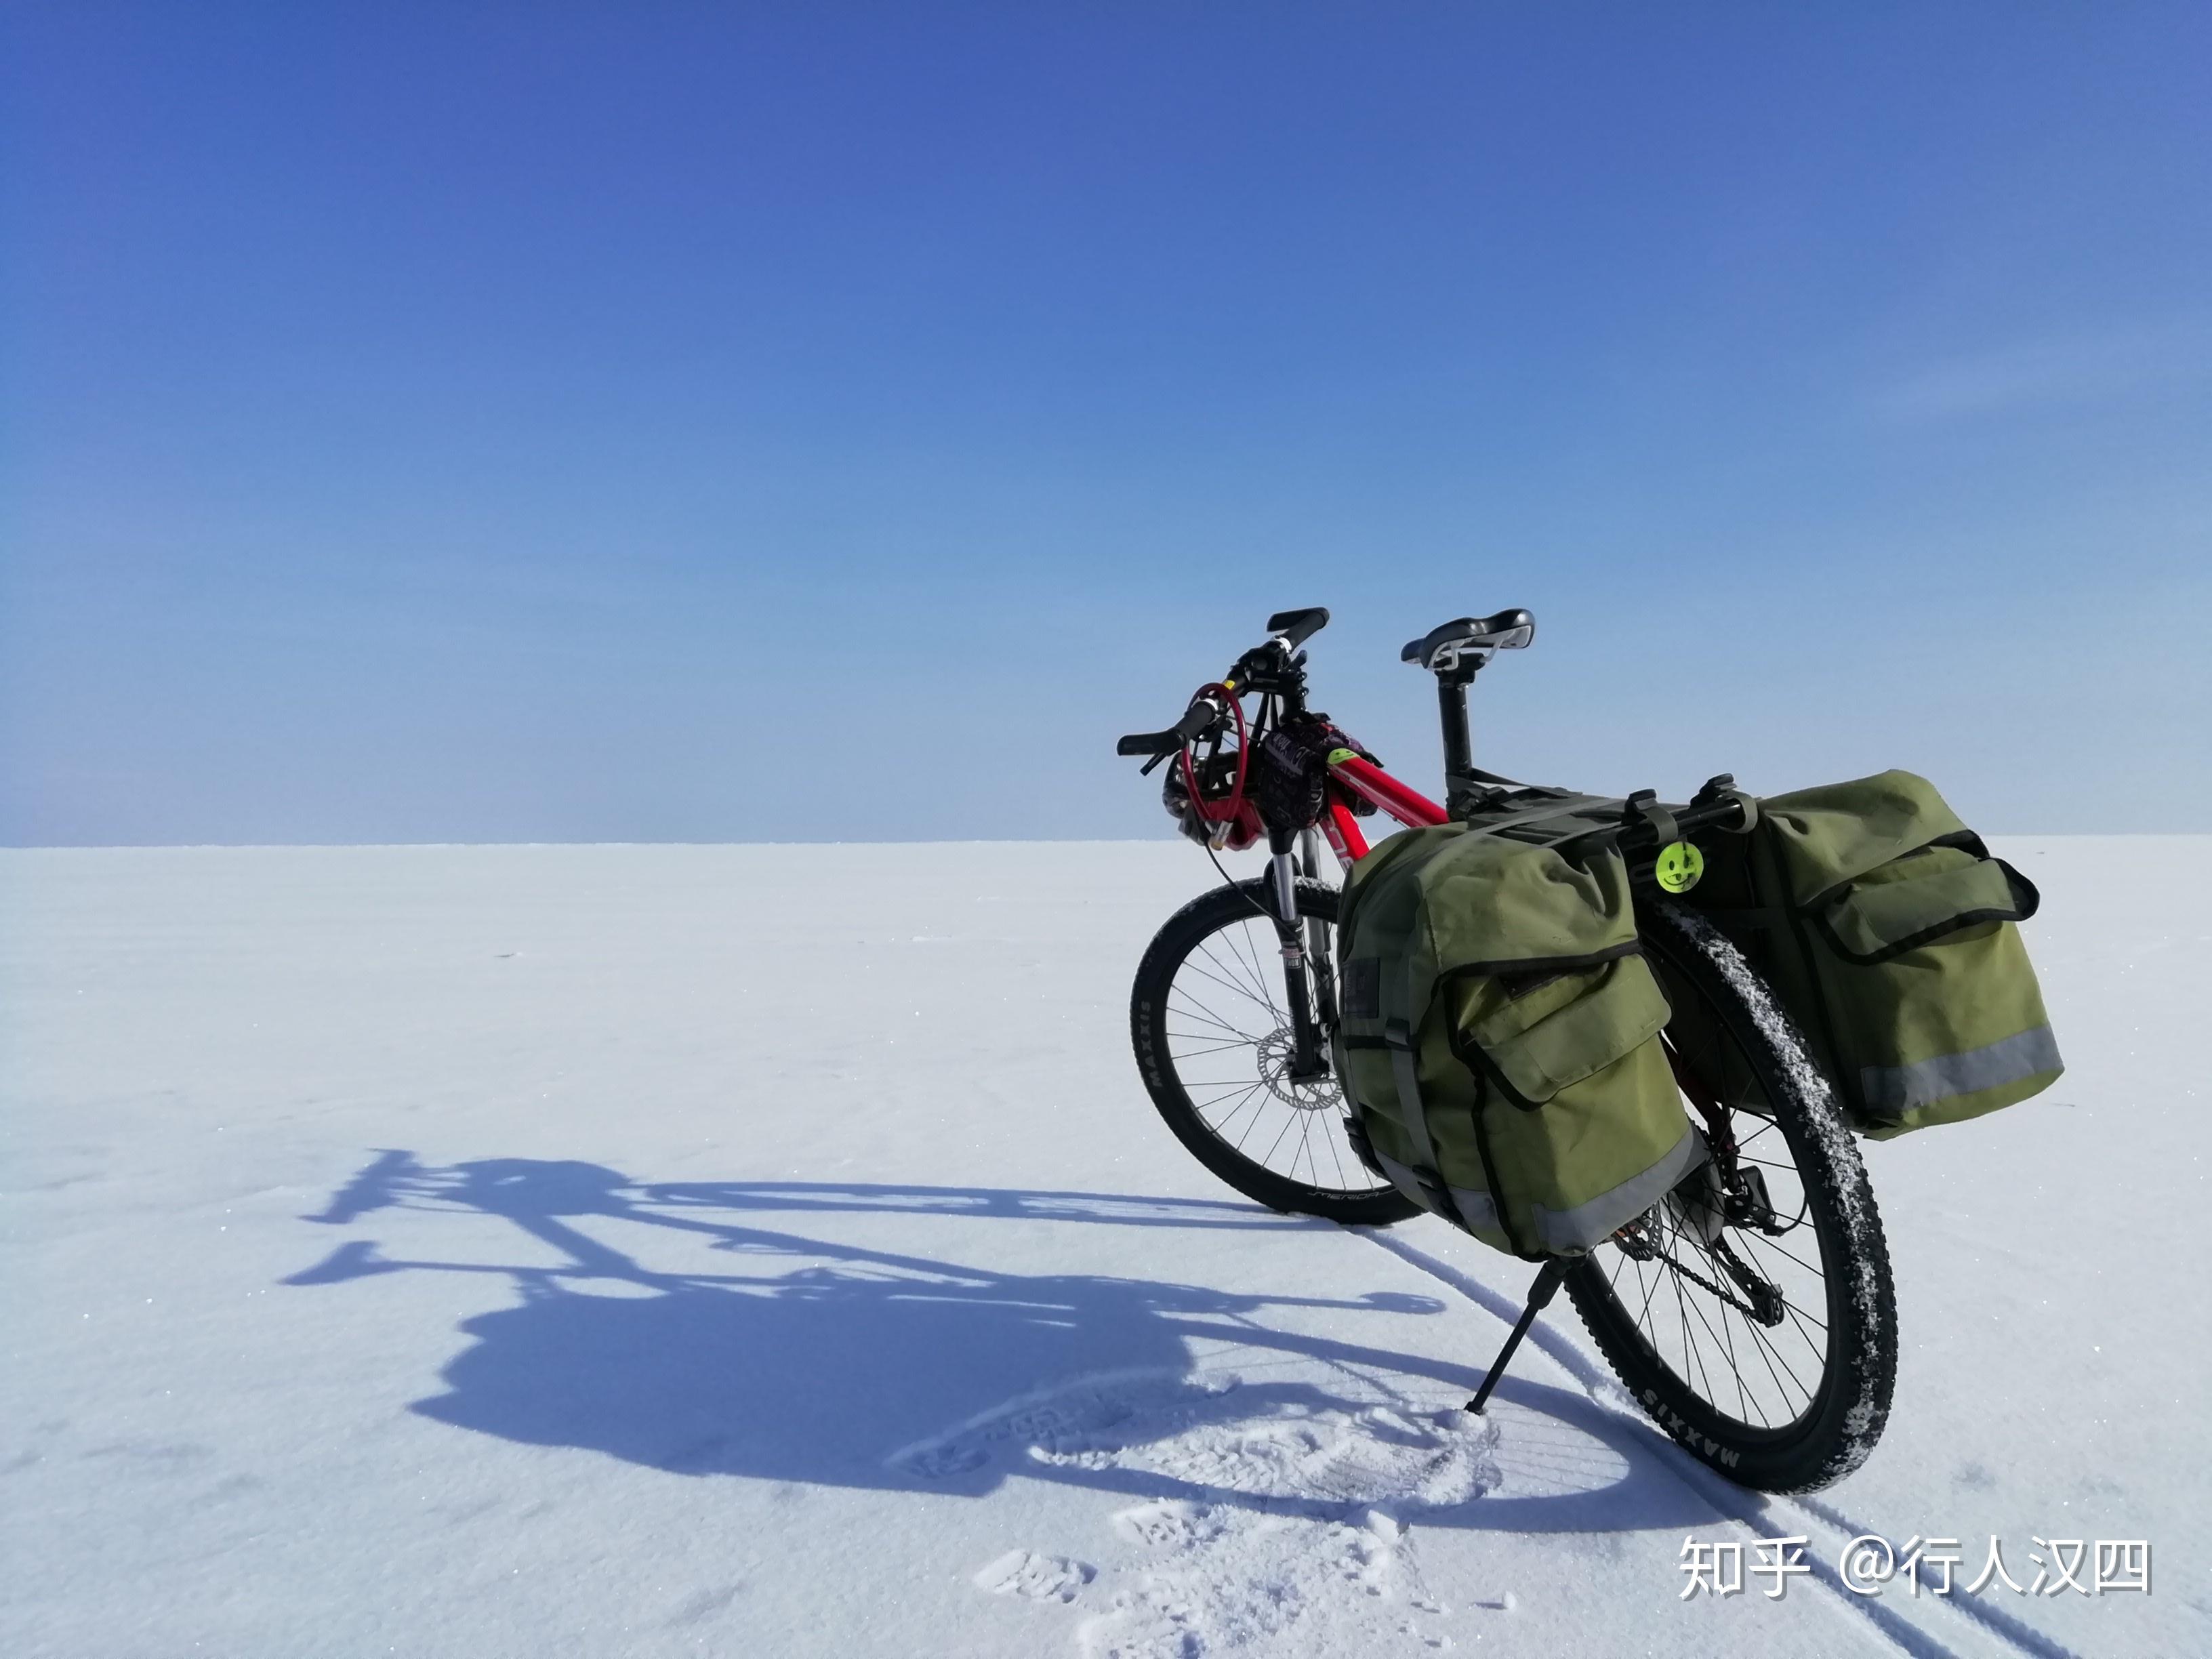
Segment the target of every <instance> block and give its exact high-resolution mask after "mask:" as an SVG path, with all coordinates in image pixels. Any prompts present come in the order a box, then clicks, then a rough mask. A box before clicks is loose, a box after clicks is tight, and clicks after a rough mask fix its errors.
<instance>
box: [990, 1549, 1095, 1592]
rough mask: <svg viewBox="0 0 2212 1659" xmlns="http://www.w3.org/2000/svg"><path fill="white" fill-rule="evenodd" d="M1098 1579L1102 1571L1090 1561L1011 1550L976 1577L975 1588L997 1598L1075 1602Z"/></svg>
mask: <svg viewBox="0 0 2212 1659" xmlns="http://www.w3.org/2000/svg"><path fill="white" fill-rule="evenodd" d="M1097 1576H1098V1569H1097V1568H1096V1567H1094V1566H1092V1565H1091V1564H1090V1563H1089V1562H1088V1561H1073V1560H1070V1559H1067V1558H1066V1556H1061V1555H1039V1554H1037V1553H1035V1552H1034V1551H1031V1550H1008V1551H1007V1552H1006V1553H1005V1554H1004V1555H1002V1556H1000V1558H999V1559H997V1560H995V1561H994V1562H992V1563H991V1564H990V1565H988V1566H987V1567H985V1568H984V1569H983V1570H982V1571H981V1572H978V1573H977V1574H976V1575H975V1586H976V1588H977V1589H987V1590H988V1591H990V1592H991V1594H992V1595H1017V1596H1019V1597H1020V1598H1021V1599H1022V1600H1024V1601H1073V1600H1075V1598H1076V1597H1077V1596H1079V1595H1081V1594H1082V1593H1083V1587H1084V1586H1085V1584H1087V1583H1090V1582H1091V1580H1092V1579H1093V1578H1096V1577H1097Z"/></svg>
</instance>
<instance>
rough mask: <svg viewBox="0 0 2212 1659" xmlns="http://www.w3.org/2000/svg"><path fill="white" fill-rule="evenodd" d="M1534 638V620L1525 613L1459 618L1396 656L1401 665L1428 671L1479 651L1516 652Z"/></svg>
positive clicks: (1428, 634)
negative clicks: (1409, 664) (1411, 665)
mask: <svg viewBox="0 0 2212 1659" xmlns="http://www.w3.org/2000/svg"><path fill="white" fill-rule="evenodd" d="M1535 637H1536V619H1535V617H1533V616H1531V615H1530V614H1529V613H1528V611H1499V612H1498V614H1497V615H1496V616H1494V617H1458V618H1456V619H1455V620H1454V621H1451V622H1448V623H1444V624H1443V626H1442V627H1441V628H1432V629H1430V630H1429V631H1428V632H1427V633H1425V634H1424V635H1421V637H1420V638H1419V639H1418V640H1414V641H1410V642H1409V643H1408V644H1407V647H1406V648H1405V649H1404V650H1403V651H1401V652H1400V653H1398V660H1399V661H1400V662H1412V663H1419V665H1421V666H1422V667H1424V668H1428V669H1436V668H1453V667H1456V666H1457V665H1458V664H1459V659H1460V657H1461V656H1462V654H1463V653H1467V652H1470V651H1479V652H1480V653H1482V654H1483V655H1484V656H1486V657H1487V656H1488V655H1489V654H1490V653H1492V652H1493V651H1518V650H1520V649H1522V647H1524V646H1527V645H1528V644H1529V643H1530V642H1532V641H1534V639H1535Z"/></svg>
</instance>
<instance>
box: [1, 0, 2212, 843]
mask: <svg viewBox="0 0 2212 1659" xmlns="http://www.w3.org/2000/svg"><path fill="white" fill-rule="evenodd" d="M0 58H4V67H0V99H4V121H5V127H4V131H3V132H0V137H4V153H5V155H6V156H7V158H8V159H7V161H6V163H5V166H4V169H0V247H4V253H0V842H9V843H15V844H21V843H40V844H45V843H76V842H94V843H104V842H294V841H303V842H355V841H510V840H534V841H562V840H586V841H590V840H690V841H723V840H767V839H809V840H812V839H867V840H884V839H907V838H930V839H936V838H946V837H984V838H1000V837H1008V836H1024V837H1025V836H1140V835H1151V834H1154V833H1161V832H1164V830H1165V829H1166V822H1165V819H1164V817H1161V816H1160V815H1159V812H1158V805H1157V797H1156V795H1155V793H1154V792H1153V790H1152V787H1151V785H1150V784H1148V783H1140V782H1139V781H1138V780H1137V778H1136V777H1135V775H1134V767H1133V764H1132V763H1126V762H1117V761H1116V760H1115V758H1114V757H1113V756H1112V753H1111V744H1112V739H1113V738H1114V737H1115V734H1116V733H1118V732H1121V731H1124V730H1129V729H1133V728H1138V727H1146V726H1158V725H1164V724H1165V723H1166V722H1167V721H1168V720H1170V719H1172V718H1173V717H1174V716H1175V714H1176V713H1177V712H1178V711H1179V710H1180V708H1182V702H1183V700H1184V698H1185V696H1187V695H1188V692H1189V690H1191V689H1192V687H1193V686H1194V685H1195V684H1197V683H1199V682H1200V680H1203V679H1206V678H1212V677H1213V676H1214V675H1216V674H1218V673H1219V672H1220V671H1222V670H1223V669H1224V668H1225V665H1226V664H1227V663H1228V661H1229V659H1231V657H1232V656H1233V655H1234V654H1235V653H1237V651H1238V650H1240V649H1241V648H1242V647H1244V646H1246V645H1248V644H1250V643H1253V642H1255V641H1256V639H1257V638H1258V635H1259V624H1260V623H1261V619H1262V618H1263V617H1265V616H1266V615H1267V612H1268V611H1271V610H1273V609H1275V608H1278V607H1281V606H1290V605H1309V604H1324V605H1330V606H1331V607H1333V608H1334V611H1335V612H1336V617H1337V620H1336V622H1335V623H1334V625H1333V626H1332V627H1331V628H1330V629H1329V630H1328V632H1327V633H1325V634H1323V635H1321V636H1320V637H1319V639H1317V640H1316V642H1315V645H1314V647H1313V649H1314V658H1315V670H1316V690H1317V694H1318V697H1317V700H1318V701H1319V702H1320V703H1321V704H1322V706H1324V707H1326V708H1328V709H1329V711H1330V712H1331V713H1332V714H1335V715H1336V716H1337V717H1338V718H1339V719H1340V721H1341V722H1342V723H1343V724H1345V725H1346V726H1349V727H1350V728H1351V729H1352V730H1353V731H1354V732H1357V733H1358V734H1359V735H1360V736H1361V737H1362V738H1364V740H1365V741H1367V742H1368V743H1369V744H1370V745H1372V746H1374V747H1376V749H1378V750H1380V751H1381V752H1382V753H1383V756H1384V757H1385V759H1386V760H1387V761H1389V763H1392V764H1393V766H1394V767H1395V768H1397V769H1400V770H1401V771H1402V772H1403V773H1405V774H1406V775H1407V776H1408V777H1409V778H1412V779H1413V780H1414V781H1430V780H1431V779H1432V778H1433V775H1434V774H1435V771H1436V769H1437V747H1436V738H1435V735H1434V732H1433V730H1432V726H1431V722H1432V718H1433V716H1432V702H1431V696H1430V693H1429V690H1428V687H1427V685H1426V684H1425V682H1424V681H1423V680H1422V679H1421V678H1419V677H1418V676H1417V675H1416V674H1415V672H1414V671H1412V670H1410V669H1407V668H1403V667H1401V666H1400V665H1398V664H1397V662H1396V660H1395V659H1396V647H1397V646H1398V644H1399V643H1400V642H1401V641H1403V640H1405V639H1407V638H1409V637H1411V636H1412V635H1415V634H1418V633H1420V632H1422V631H1424V630H1425V629H1427V628H1428V627H1429V626H1431V624H1432V623H1437V622H1439V621H1441V620H1443V619H1444V618H1445V617H1450V616H1453V615H1456V614H1460V613H1462V612H1465V611H1490V610H1493V609H1496V608H1498V607H1501V606H1504V605H1528V606H1529V607H1531V608H1532V609H1534V611H1536V612H1537V614H1538V616H1539V617H1540V618H1541V628H1540V637H1539V640H1538V643H1537V646H1536V648H1535V649H1534V650H1533V651H1531V652H1528V653H1525V654H1522V655H1519V656H1516V657H1513V658H1510V659H1504V660H1503V661H1501V662H1500V663H1499V664H1498V665H1497V666H1496V667H1495V668H1494V669H1493V670H1492V672H1491V673H1490V674H1489V675H1488V676H1486V679H1485V680H1484V682H1483V683H1481V684H1479V685H1478V686H1477V687H1476V691H1475V703H1476V709H1477V741H1478V753H1479V756H1480V757H1481V758H1483V759H1485V760H1486V762H1487V763H1489V764H1491V765H1492V766H1494V767H1497V768H1499V769H1504V770H1508V771H1512V772H1515V773H1516V774H1517V775H1524V776H1526V775H1534V776H1536V777H1540V778H1542V779H1545V780H1547V781H1565V782H1571V783H1575V784H1577V785H1580V786H1582V787H1589V788H1601V789H1612V790H1623V791H1625V790H1627V789H1630V788H1633V787H1644V786H1650V787H1657V788H1659V789H1660V790H1661V791H1662V793H1679V792H1681V791H1684V790H1686V789H1688V788H1691V787H1694V786H1695V785H1696V783H1697V782H1698V781H1699V780H1701V779H1702V778H1703V777H1705V775H1707V774H1708V773H1710V772H1712V771H1716V770H1720V769H1729V770H1733V771H1735V773H1736V774H1737V775H1738V776H1739V777H1740V778H1741V780H1742V781H1744V782H1745V783H1746V784H1747V785H1748V786H1750V787H1754V788H1759V789H1765V790H1778V789H1783V788H1787V787H1795V786H1798V785H1802V784H1808V783H1812V782H1817V781H1826V780H1827V779H1831V778H1834V777H1838V776H1847V775H1855V774H1857V773H1862V772H1865V771H1869V770H1874V769H1879V768H1881V767H1883V766H1887V765H1892V764H1901V765H1907V766H1911V767H1914V768H1916V769H1919V770H1923V771H1924V772H1927V773H1929V775H1932V776H1934V777H1935V778H1936V779H1937V781H1939V782H1940V783H1942V785H1943V786H1944V787H1945V788H1946V789H1947V791H1948V793H1950V794H1951V796H1952V797H1953V799H1954V803H1955V804H1956V805H1958V806H1959V807H1960V810H1961V811H1962V812H1963V813H1964V814H1965V815H1966V817H1968V819H1969V820H1970V821H1972V822H1974V823H1978V824H1980V825H1981V826H1983V827H1984V828H1986V829H1992V830H2070V829H2090V828H2094V827H2098V826H2100V825H2102V824H2106V823H2117V824H2118V825H2119V826H2121V827H2129V828H2148V829H2199V828H2203V827H2204V824H2205V818H2206V811H2207V809H2208V808H2212V741H2208V738H2207V735H2206V733H2207V729H2208V720H2207V713H2208V710H2212V676H2208V671H2207V670H2206V668H2205V666H2204V662H2205V658H2206V654H2207V652H2208V650H2212V557H2209V556H2208V555H2212V466H2208V462H2212V13H2208V12H2207V11H2206V10H2205V9H2203V8H2202V7H2193V6H2176V7H2160V6H2152V5H2124V6H2111V7H2088V6H2057V5H2023V6H2010V5H1996V4H1986V5H1977V6H1964V5H1943V4H1913V5H1853V6H1842V5H1836V6H1827V7H1802V6H1800V7H1779V6H1753V5H1749V4H1745V5H1693V6H1674V7H1656V6H1645V5H1626V4H1623V5H1617V6H1577V5H1559V6H1552V5H1535V4H1522V5H1445V4H1433V5H1362V6H1358V7H1353V6H1349V5H1346V6H1311V5H1306V6H1300V5H1259V4H1241V3H1221V4H1212V5H1190V4H1185V3H1176V4H1158V5H1154V4H1145V3H1135V0H1128V3H1116V4H1110V5H1106V4H1101V5H1083V4H1064V5H1052V6H1036V5H1028V4H1001V5H951V4H898V5H894V4H880V5H849V4H838V3H829V0H822V3H812V4H809V5H805V6H771V5H750V6H748V5H736V4H732V5H705V4H698V5H692V4H653V3H625V4H621V5H582V4H556V5H550V6H541V5H535V4H532V5H523V4H509V5H498V4H474V5H456V4H437V5H425V6H410V5H407V4H402V3H392V0H386V3H379V4H375V5H361V6H349V5H343V4H326V5H316V6H306V7H302V6H294V5H289V4H288V5H275V4H271V5H239V4H229V5H226V4H221V3H206V4H198V5H193V6H189V7H186V6H175V5H146V6H137V7H131V6H120V5H112V4H102V3H97V0H78V3H72V4H67V5H43V6H42V5H34V4H16V5H14V6H11V7H10V8H9V9H8V10H7V11H6V13H5V15H4V20H0ZM2107 803H2110V804H2107Z"/></svg>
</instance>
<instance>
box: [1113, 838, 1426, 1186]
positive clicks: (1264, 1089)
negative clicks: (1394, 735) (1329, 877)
mask: <svg viewBox="0 0 2212 1659" xmlns="http://www.w3.org/2000/svg"><path fill="white" fill-rule="evenodd" d="M1297 898H1298V914H1299V915H1301V916H1302V917H1304V919H1305V920H1306V921H1307V922H1308V923H1309V924H1313V923H1319V924H1322V925H1321V926H1320V927H1314V926H1311V925H1309V927H1308V928H1307V930H1306V931H1307V933H1308V934H1309V936H1312V935H1316V934H1318V935H1320V936H1321V937H1322V938H1323V939H1328V941H1329V943H1330V945H1331V947H1332V959H1333V947H1334V933H1335V928H1336V907H1337V893H1336V890H1335V889H1334V888H1333V887H1329V886H1326V885H1324V884H1322V883H1320V882H1317V881H1304V880H1302V881H1300V882H1299V883H1298V889H1297ZM1264 902H1265V901H1264V899H1263V897H1262V895H1261V886H1260V884H1259V883H1257V882H1243V883H1239V884H1237V885H1236V886H1232V887H1218V888H1216V889H1214V890H1213V891H1212V892H1210V893H1206V894H1204V895H1202V896H1200V897H1198V898H1195V899H1194V900H1192V901H1191V902H1189V903H1188V904H1186V905H1185V906H1183V908H1182V909H1180V910H1178V911H1176V914H1175V915H1172V916H1170V917H1169V918H1168V920H1167V922H1166V924H1165V925H1164V927H1161V929H1160V931H1159V933H1158V934H1157V935H1155V936H1154V938H1153V939H1152V945H1151V946H1150V947H1149V948H1148V949H1147V950H1146V952H1145V956H1144V960H1143V961H1142V962H1141V963H1139V964H1138V967H1137V982H1136V987H1135V989H1134V991H1133V994H1131V997H1130V1000H1129V1034H1130V1039H1131V1042H1133V1044H1134V1046H1135V1048H1136V1052H1137V1068H1138V1070H1139V1072H1140V1073H1143V1076H1144V1079H1145V1087H1146V1091H1148V1092H1149V1093H1150V1094H1151V1096H1152V1104H1153V1105H1154V1106H1156V1107H1158V1109H1159V1114H1160V1115H1161V1117H1163V1118H1164V1119H1165V1120H1166V1121H1167V1126H1168V1127H1169V1128H1170V1129H1172V1130H1174V1131H1175V1133H1176V1139H1179V1140H1181V1141H1182V1144H1183V1145H1184V1146H1186V1147H1187V1148H1188V1149H1189V1151H1190V1152H1191V1154H1192V1156H1194V1158H1197V1159H1198V1161H1199V1162H1200V1163H1201V1164H1205V1165H1206V1168H1207V1169H1209V1170H1212V1171H1213V1173H1214V1174H1216V1175H1218V1176H1220V1177H1221V1178H1222V1180H1224V1181H1225V1182H1228V1183H1229V1184H1230V1185H1231V1187H1234V1188H1236V1189H1237V1191H1238V1192H1240V1193H1243V1194H1244V1195H1245V1196H1246V1197H1247V1198H1250V1199H1254V1200H1257V1201H1258V1202H1260V1203H1261V1204H1264V1205H1266V1206H1267V1207H1268V1208H1269V1209H1273V1210H1285V1211H1289V1212H1293V1213H1296V1214H1299V1215H1317V1216H1323V1217H1326V1218H1328V1219H1329V1220H1332V1221H1341V1222H1347V1223H1353V1224H1358V1225H1366V1226H1387V1225H1389V1224H1390V1223H1391V1222H1394V1221H1402V1220H1404V1219H1405V1218H1407V1216H1410V1215H1416V1214H1419V1209H1420V1206H1418V1205H1417V1204H1415V1203H1414V1202H1413V1200H1411V1199H1409V1198H1407V1197H1406V1196H1405V1195H1404V1194H1402V1193H1401V1192H1399V1191H1398V1189H1397V1188H1395V1187H1393V1186H1391V1185H1390V1183H1389V1182H1388V1181H1386V1180H1384V1179H1383V1177H1382V1176H1378V1175H1376V1173H1375V1172H1374V1171H1373V1170H1370V1169H1369V1168H1368V1167H1367V1166H1366V1165H1365V1164H1362V1163H1361V1162H1360V1161H1359V1158H1358V1154H1357V1153H1355V1152H1353V1151H1352V1143H1351V1141H1350V1140H1349V1139H1347V1138H1346V1135H1345V1132H1344V1094H1343V1091H1342V1090H1341V1089H1340V1087H1339V1086H1338V1084H1337V1079H1335V1078H1334V1077H1328V1078H1324V1079H1321V1080H1320V1081H1319V1082H1314V1083H1309V1082H1297V1083H1293V1082H1292V1081H1291V1080H1290V1078H1289V1072H1290V1069H1291V1024H1290V1015H1289V1013H1288V1012H1286V1010H1285V1006H1284V1000H1285V999H1284V989H1285V982H1284V979H1283V972H1284V968H1283V959H1282V956H1281V954H1280V948H1279V941H1278V939H1277V935H1276V932H1275V925H1274V922H1273V919H1272V918H1271V917H1270V916H1269V915H1267V912H1266V911H1265V909H1263V908H1261V907H1262V905H1263V904H1264ZM1322 971H1323V972H1326V971H1327V970H1326V967H1325V966H1324V967H1323V969H1322ZM1306 972H1307V974H1308V976H1309V987H1308V989H1309V1005H1308V1006H1321V1005H1322V1004H1323V1003H1324V1002H1325V1001H1326V999H1324V998H1322V997H1321V996H1318V995H1315V994H1313V993H1315V992H1316V991H1317V990H1318V989H1319V988H1320V987H1318V985H1317V984H1316V983H1315V982H1314V981H1313V979H1312V975H1313V974H1314V972H1315V968H1314V963H1313V959H1312V957H1311V956H1310V957H1309V961H1308V966H1307V969H1306Z"/></svg>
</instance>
